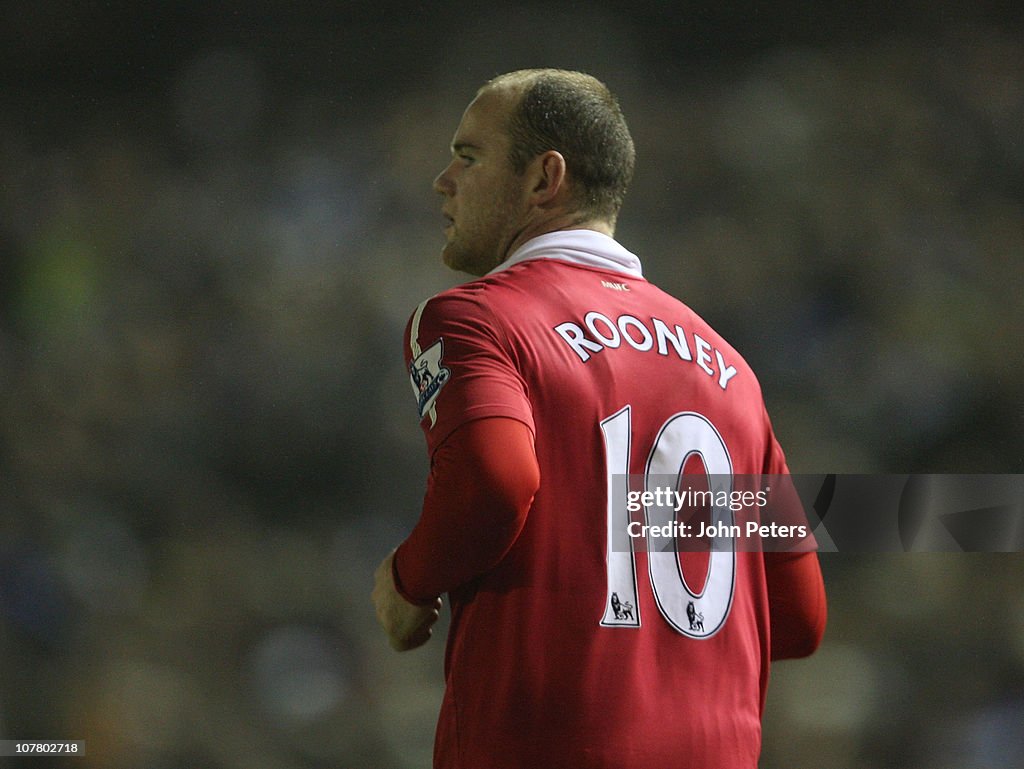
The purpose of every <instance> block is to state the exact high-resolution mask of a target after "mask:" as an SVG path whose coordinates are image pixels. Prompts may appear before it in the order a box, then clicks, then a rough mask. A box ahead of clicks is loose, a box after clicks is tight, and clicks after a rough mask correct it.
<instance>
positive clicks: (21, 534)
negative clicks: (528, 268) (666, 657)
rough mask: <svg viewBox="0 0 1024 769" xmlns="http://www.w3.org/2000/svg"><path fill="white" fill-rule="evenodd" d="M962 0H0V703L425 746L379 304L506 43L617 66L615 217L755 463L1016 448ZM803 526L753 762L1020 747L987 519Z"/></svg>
mask: <svg viewBox="0 0 1024 769" xmlns="http://www.w3.org/2000/svg"><path fill="white" fill-rule="evenodd" d="M499 5H500V7H498V6H499ZM1001 5H1002V4H996V3H985V2H981V3H972V4H967V3H955V2H948V1H946V2H944V1H943V0H939V1H938V2H928V3H926V2H923V1H921V2H908V3H886V4H883V3H871V2H869V3H866V4H865V3H859V4H849V6H845V5H841V4H838V3H824V4H818V5H816V6H814V9H813V10H810V11H809V10H808V6H806V4H797V3H780V4H776V5H772V4H761V3H752V2H740V3H727V4H720V5H719V6H707V7H705V6H699V7H698V6H695V5H693V4H688V3H667V2H665V3H660V2H653V1H652V0H637V2H632V3H629V4H617V3H612V2H590V3H582V2H568V1H567V0H554V1H553V2H546V3H540V2H521V1H514V2H510V3H505V4H495V5H494V6H479V7H474V6H467V5H465V4H462V3H460V4H454V3H444V2H442V3H436V4H435V3H411V2H395V1H394V0H378V1H377V2H374V3H369V2H363V1H362V0H360V1H359V2H338V3H332V4H327V3H312V4H304V5H296V4H291V3H283V2H275V1H269V0H268V2H262V3H255V4H252V3H237V2H204V3H199V2H189V1H186V2H181V3H137V2H127V1H126V0H121V1H120V2H118V1H116V0H115V1H112V2H104V3H94V2H88V3H78V2H70V0H44V1H43V2H39V3H33V4H29V3H13V4H12V3H9V2H8V3H3V4H2V9H3V24H2V25H0V738H4V739H14V738H18V739H28V738H39V739H58V738H59V739H76V740H85V741H86V743H87V745H86V750H87V754H86V755H85V756H84V757H80V758H75V759H63V760H60V761H57V760H54V761H52V762H49V763H48V761H49V760H48V759H42V758H36V759H32V762H33V764H32V765H33V766H39V767H43V766H47V765H52V766H56V765H60V766H67V765H74V766H78V767H81V769H92V768H93V767H95V768H97V769H99V768H100V767H103V769H128V768H129V767H132V768H133V769H134V768H135V767H147V768H148V769H172V768H177V767H191V768H193V769H205V768H209V769H236V768H237V769H242V768H243V767H244V769H321V768H323V769H326V768H327V767H337V768H339V769H364V768H365V769H370V768H374V769H376V768H381V767H395V768H396V769H405V768H406V767H408V768H410V769H411V768H412V767H425V766H428V765H429V756H430V749H431V742H432V732H433V725H434V719H435V716H436V712H437V708H438V705H439V701H440V693H441V652H442V649H443V642H442V640H441V639H442V638H443V636H444V628H443V627H442V628H441V629H440V630H439V631H438V635H439V636H440V638H435V640H434V641H432V642H431V644H429V645H428V646H427V647H425V648H424V649H421V650H419V651H417V652H414V653H410V654H408V655H397V654H394V653H392V652H391V651H390V650H389V649H388V648H387V645H386V643H385V641H384V638H383V636H382V635H381V634H380V633H379V632H378V631H377V628H376V626H375V624H374V619H373V613H372V607H371V605H370V602H369V597H368V596H369V591H370V587H371V582H372V576H371V575H372V571H373V568H374V567H375V566H376V564H377V562H378V561H379V560H380V558H381V557H383V555H384V554H386V552H387V551H388V550H389V549H390V548H391V547H392V546H393V545H395V544H397V542H398V541H400V540H401V538H402V536H403V534H404V532H405V531H407V530H408V528H409V527H410V526H411V525H412V523H413V522H414V521H415V518H416V516H417V512H418V503H419V501H420V499H421V494H422V488H423V481H424V478H425V476H426V470H427V467H426V457H425V453H424V448H423V445H422V437H421V434H420V432H419V428H418V425H417V420H416V415H415V409H414V401H413V398H412V394H411V392H410V389H409V385H408V378H407V374H406V373H405V371H404V370H403V365H402V356H401V335H402V329H403V326H404V323H405V321H406V319H407V317H408V315H409V314H410V312H411V311H412V309H413V308H414V307H415V305H416V304H417V303H418V302H419V301H420V300H421V299H423V298H426V297H427V296H429V295H431V294H433V293H435V292H437V291H438V290H441V289H443V288H445V287H447V286H449V285H452V284H453V283H455V282H457V281H459V280H460V279H461V277H460V276H459V275H455V274H452V273H449V272H446V270H445V269H444V268H443V266H442V265H441V264H440V262H439V258H438V255H439V249H440V246H441V242H442V235H441V217H440V214H439V200H438V199H437V198H436V196H435V195H434V193H433V192H432V191H431V186H430V185H431V180H432V179H433V177H434V175H435V174H436V173H437V172H438V171H440V170H441V168H442V167H443V166H444V165H445V163H446V162H447V157H448V149H447V145H448V141H449V139H450V137H451V135H452V133H453V131H454V129H455V126H456V125H457V123H458V120H459V118H460V116H461V113H462V110H463V108H464V107H465V105H466V104H467V103H468V101H469V100H470V99H471V97H472V95H473V92H474V91H475V89H476V88H477V86H479V85H480V84H481V83H482V82H484V81H485V80H487V79H488V78H490V77H492V76H493V75H495V74H498V73H499V72H502V71H506V70H509V69H515V68H519V67H523V66H560V67H566V68H575V69H585V70H588V71H590V72H592V73H593V74H595V75H597V76H598V77H600V78H602V79H603V80H605V81H606V82H607V83H608V84H609V85H610V86H611V87H612V89H613V90H615V91H616V92H617V93H618V95H619V97H620V100H621V102H622V105H623V108H624V110H625V113H626V115H627V118H628V119H629V121H630V123H631V126H632V129H633V132H634V137H635V140H636V144H637V149H638V168H637V174H636V180H635V183H634V186H633V189H632V192H631V194H630V195H629V197H628V199H627V203H626V206H625V208H624V210H623V213H622V216H621V219H620V226H619V232H618V236H619V239H620V240H621V242H622V243H623V244H625V245H626V246H627V247H628V248H630V249H631V250H633V251H635V252H636V253H638V254H639V255H640V256H641V257H642V259H643V261H644V265H645V271H646V273H647V275H648V276H649V277H650V278H651V279H652V280H654V281H655V282H657V283H659V284H661V285H662V286H663V287H665V288H666V289H668V290H669V291H671V292H673V293H675V294H676V295H678V296H680V297H681V298H683V299H684V300H685V301H687V302H688V303H689V304H691V305H692V306H693V307H694V308H695V309H696V310H697V311H698V312H699V313H701V314H703V315H704V316H705V317H706V318H708V319H709V320H710V321H711V323H712V324H713V325H714V326H716V327H717V328H718V329H719V330H720V331H721V332H722V333H723V334H724V335H725V336H726V337H727V338H730V339H731V340H732V341H733V342H734V343H735V344H736V346H737V347H738V348H739V349H740V350H741V351H743V352H744V353H745V355H746V357H747V358H748V359H749V360H750V362H751V363H752V365H753V366H754V368H755V370H757V371H758V372H759V374H760V377H761V380H762V385H763V387H764V391H765V395H766V399H767V402H768V406H769V409H770V411H771V413H772V414H773V419H774V422H775V428H776V432H777V434H778V435H779V437H780V440H781V441H782V443H783V445H784V446H785V448H786V450H787V454H788V457H789V461H790V466H791V469H792V470H793V471H794V472H801V473H817V472H837V473H844V472H845V473H904V472H935V473H940V472H958V473H975V472H987V473H1021V472H1024V405H1022V404H1024V385H1022V374H1024V366H1022V352H1021V337H1022V331H1024V304H1022V301H1021V287H1022V285H1024V280H1022V278H1024V24H1022V13H1021V12H1020V10H1019V9H1018V10H1013V9H1011V8H1010V7H1009V5H1006V7H1004V8H1003V10H1002V11H1001V12H1000V13H998V14H997V13H996V11H995V10H994V9H995V8H996V7H998V6H1001ZM822 560H823V567H824V570H825V574H826V582H827V588H828V591H829V595H830V599H831V605H830V625H829V629H828V632H827V635H826V640H825V643H824V645H823V647H822V649H821V650H820V651H819V653H818V654H817V655H816V656H815V657H814V658H812V659H811V660H809V661H806V662H793V663H783V664H780V665H778V666H776V667H775V668H774V672H773V682H772V687H771V691H770V695H769V702H768V714H767V717H766V729H765V750H764V758H763V761H762V767H763V768H764V769H767V768H768V767H795V766H799V767H814V768H815V769H867V768H868V767H881V768H884V767H901V768H905V769H925V768H927V769H944V768H945V767H950V768H952V767H957V768H959V767H967V766H969V767H973V768H974V769H989V768H992V767H1000V768H1002V767H1022V766H1024V590H1022V589H1021V588H1022V586H1024V555H1022V554H1021V553H1009V554H973V555H958V554H943V555H939V554H924V555H922V554H915V555H909V554H904V555H899V554H887V555H882V554H878V555H871V554H856V555H855V554H843V553H838V554H826V555H823V556H822ZM552 621H557V620H556V618H552ZM495 632H500V628H496V630H495ZM722 664H724V665H727V664H728V660H723V662H722ZM653 674H654V673H653V672H652V675H653ZM666 717H671V716H670V714H666ZM2 761H10V762H18V761H27V759H0V762H2Z"/></svg>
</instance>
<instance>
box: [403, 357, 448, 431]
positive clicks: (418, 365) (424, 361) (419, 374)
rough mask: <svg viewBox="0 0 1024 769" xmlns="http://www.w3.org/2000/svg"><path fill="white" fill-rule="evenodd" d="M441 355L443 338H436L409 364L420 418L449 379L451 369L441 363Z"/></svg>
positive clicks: (426, 412)
mask: <svg viewBox="0 0 1024 769" xmlns="http://www.w3.org/2000/svg"><path fill="white" fill-rule="evenodd" d="M443 355H444V339H438V340H437V341H436V342H434V344H432V345H431V346H430V347H428V348H427V349H425V350H424V351H423V352H422V353H420V354H419V355H417V356H416V357H415V358H414V359H413V360H412V362H411V363H410V364H409V378H410V380H411V382H412V391H413V393H415V395H416V403H417V406H418V407H419V413H420V419H423V417H425V416H426V415H427V414H428V413H429V412H430V411H431V409H433V407H434V401H436V400H437V396H438V394H439V393H440V392H441V388H442V387H444V385H445V383H446V382H447V381H448V380H449V379H451V376H452V372H451V369H449V368H447V367H445V366H442V365H441V358H442V356H443Z"/></svg>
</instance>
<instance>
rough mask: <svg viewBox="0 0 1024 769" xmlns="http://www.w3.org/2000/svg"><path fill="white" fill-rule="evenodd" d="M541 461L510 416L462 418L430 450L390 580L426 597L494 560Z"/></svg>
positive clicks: (518, 525) (517, 520)
mask: <svg viewBox="0 0 1024 769" xmlns="http://www.w3.org/2000/svg"><path fill="white" fill-rule="evenodd" d="M539 485H540V468H539V467H538V465H537V456H536V453H535V452H534V448H533V435H532V433H531V432H530V429H529V428H528V427H527V426H526V425H525V424H523V423H522V422H520V421H518V420H516V419H509V418H504V417H494V418H488V419H477V420H474V421H472V422H467V423H466V424H464V425H462V426H461V427H458V428H457V429H455V430H454V431H453V432H452V433H451V434H450V435H449V436H448V438H447V439H446V440H445V441H444V442H443V443H442V444H441V445H440V446H438V448H437V449H436V450H435V452H434V455H433V458H432V460H431V468H430V477H429V479H428V481H427V493H426V497H425V498H424V500H423V511H422V513H421V515H420V520H419V522H418V523H417V524H416V526H415V528H414V529H413V530H412V533H411V534H410V535H409V537H408V539H406V540H405V542H403V543H402V544H401V545H400V546H399V547H398V551H397V552H396V553H395V559H394V576H395V585H396V587H397V588H398V590H399V592H400V593H401V594H402V595H403V596H404V597H405V598H406V600H408V601H411V602H413V603H419V604H423V603H428V602H430V601H432V600H434V598H436V597H437V596H439V595H441V594H442V593H447V592H449V591H451V590H454V589H455V588H457V587H459V586H460V585H462V584H464V583H466V582H468V581H469V580H471V579H473V578H474V577H477V576H479V575H480V574H483V573H484V572H486V571H487V570H488V569H490V568H492V567H493V566H494V565H495V564H497V563H498V562H499V561H500V560H501V559H502V558H503V557H504V555H505V553H507V552H508V550H509V548H511V547H512V545H513V544H514V543H515V541H516V538H517V537H518V536H519V532H520V531H521V530H522V528H523V524H525V522H526V516H527V513H528V512H529V509H530V505H531V503H532V502H533V495H534V494H535V493H536V491H537V488H538V487H539Z"/></svg>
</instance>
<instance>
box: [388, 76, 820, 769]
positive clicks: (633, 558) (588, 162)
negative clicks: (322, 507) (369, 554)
mask: <svg viewBox="0 0 1024 769" xmlns="http://www.w3.org/2000/svg"><path fill="white" fill-rule="evenodd" d="M451 149H452V160H451V163H450V164H449V165H448V167H447V168H446V169H445V170H444V171H443V172H442V173H441V174H440V175H439V176H438V177H437V179H436V180H435V182H434V187H435V189H436V190H437V192H438V193H440V195H441V196H442V198H443V201H444V202H443V206H442V212H443V214H444V217H445V220H446V226H445V235H446V244H445V246H444V250H443V259H444V262H445V264H447V265H448V266H449V267H451V268H453V269H456V270H462V271H465V272H468V273H470V274H472V275H475V276H482V277H479V279H478V280H474V281H471V282H469V283H467V284H465V285H462V286H459V287H456V288H454V289H451V290H449V291H446V292H443V293H442V294H440V295H438V296H435V297H433V298H431V299H429V300H427V301H426V302H424V303H423V304H421V305H420V306H419V307H418V308H417V309H416V311H415V312H414V313H413V316H412V318H411V320H410V322H409V327H408V330H407V334H406V361H407V364H408V366H409V370H410V373H411V376H412V381H413V389H414V392H415V394H416V398H417V401H418V406H419V413H420V418H421V426H422V428H423V431H424V433H425V435H426V440H427V447H428V452H429V454H430V461H431V469H430V477H429V481H428V485H427V490H426V495H425V498H424V502H423V510H422V513H421V517H420V520H419V522H418V523H417V525H416V526H415V528H414V529H413V531H412V532H411V534H410V535H409V537H408V539H406V540H405V541H404V542H403V543H402V544H401V545H400V546H399V547H398V548H397V549H396V550H395V551H394V552H393V553H392V554H391V555H389V556H388V557H387V558H385V559H384V561H383V562H382V563H381V565H380V567H379V568H378V569H377V572H376V575H375V579H376V584H375V586H374V591H373V599H374V603H375V605H376V609H377V616H378V619H379V620H380V622H381V624H382V625H383V627H384V629H385V631H386V632H387V634H388V637H389V639H390V642H391V644H392V646H393V647H394V648H396V649H398V650H405V649H411V648H415V647H417V646H419V645H421V644H423V643H425V642H426V641H427V640H428V639H429V638H430V635H431V626H432V625H433V623H434V622H435V621H436V619H437V617H438V611H439V609H440V607H441V600H440V596H441V595H442V594H443V593H448V594H449V600H450V604H451V611H452V620H451V627H450V631H449V638H448V647H447V653H446V660H445V676H446V684H447V686H446V692H445V697H444V702H443V704H442V707H441V714H440V719H439V723H438V728H437V740H436V744H435V756H434V766H435V767H438V768H443V769H482V768H483V767H487V769H503V768H505V767H507V768H508V769H527V768H530V769H541V768H543V767H573V769H590V768H591V767H595V768H596V767H602V768H605V767H607V768H610V767H615V769H634V768H635V769H651V767H666V768H668V767H671V768H677V767H678V768H683V767H699V768H700V769H708V768H709V767H715V768H716V769H740V768H741V767H742V768H743V769H753V768H754V767H756V765H757V760H758V755H759V751H760V739H761V726H760V722H761V713H762V709H763V707H764V697H765V689H766V685H767V679H768V667H769V659H770V658H780V657H791V656H803V655H806V654H809V653H811V652H812V651H813V650H814V649H815V648H816V646H817V645H818V643H819V641H820V638H821V635H822V632H823V630H824V624H825V597H824V588H823V586H822V580H821V573H820V570H819V568H818V562H817V556H816V554H815V553H813V552H805V553H798V554H793V553H785V554H783V553H776V554H761V553H757V552H743V553H735V552H733V551H732V550H727V551H724V552H719V551H716V552H713V553H706V552H705V553H699V554H698V553H685V554H681V556H680V560H682V561H683V564H684V565H683V568H679V567H678V563H679V561H677V560H675V557H676V556H675V554H674V553H672V554H670V557H671V558H672V559H673V560H672V564H673V565H672V566H671V567H670V568H669V569H668V571H666V570H665V568H664V559H662V560H660V561H659V563H661V564H662V566H660V567H658V568H655V560H656V559H655V556H654V554H653V552H652V554H651V555H650V557H649V556H648V553H647V552H644V551H643V550H642V549H640V548H637V549H636V550H635V551H633V550H631V549H630V548H629V547H626V548H623V547H616V546H613V542H615V541H621V530H622V529H624V528H625V527H626V526H627V525H628V524H629V518H628V512H626V502H625V499H623V496H624V492H623V488H624V487H623V485H622V483H617V482H616V481H615V479H616V478H619V479H620V480H621V479H622V478H624V477H626V476H627V475H629V474H633V475H647V474H649V473H651V472H653V471H654V470H655V469H658V470H659V471H665V472H669V473H671V474H674V475H675V476H678V474H679V472H680V471H681V470H682V469H683V465H684V464H687V463H689V462H692V461H693V460H694V458H696V459H698V460H699V461H700V462H702V467H703V469H704V470H705V471H706V472H707V473H708V474H709V477H710V474H712V473H723V474H727V475H728V476H729V477H731V476H732V475H733V474H750V475H756V476H760V475H762V474H776V473H778V474H781V473H786V472H788V471H787V470H786V465H785V460H784V458H783V454H782V451H781V449H780V448H779V446H778V444H777V442H776V441H775V438H774V436H773V434H772V430H771V425H770V423H769V420H768V417H767V414H766V412H765V409H764V405H763V400H762V396H761V391H760V388H759V385H758V383H757V380H756V379H755V377H754V374H753V372H752V371H751V370H750V368H749V367H748V366H747V364H746V363H745V362H744V361H743V359H742V358H741V357H740V356H739V354H738V353H737V352H736V351H735V350H734V349H733V348H732V347H731V346H729V344H728V343H727V342H725V341H724V340H723V339H722V338H721V337H720V336H718V334H716V333H715V332H714V331H713V330H712V329H711V328H710V327H709V326H708V325H707V324H706V323H705V322H704V321H702V320H701V319H700V318H699V317H697V316H696V315H695V314H694V313H693V312H692V311H691V310H690V309H689V308H688V307H686V306H685V305H683V304H682V303H680V302H679V301H678V300H676V299H673V298H672V297H670V296H668V295H666V294H665V293H663V292H662V291H660V290H659V289H657V288H656V287H654V286H653V285H651V284H650V283H648V282H647V281H646V280H645V279H644V278H643V276H642V273H641V268H640V263H639V260H638V259H637V257H635V256H634V255H633V254H631V253H630V252H629V251H627V250H626V249H625V248H623V247H622V246H621V245H619V244H618V243H617V242H616V241H615V240H613V238H612V235H613V233H614V228H615V222H616V218H617V216H618V211H619V207H620V206H621V204H622V200H623V196H624V194H625V191H626V187H627V185H628V184H629V181H630V178H631V176H632V172H633V164H634V152H633V142H632V139H631V138H630V134H629V131H628V129H627V127H626V123H625V120H624V119H623V117H622V115H621V112H620V110H619V107H618V105H617V103H616V101H615V99H614V98H613V97H612V95H611V94H610V93H609V92H608V90H607V89H606V88H605V87H604V85H603V84H601V83H600V82H599V81H597V80H595V79H594V78H592V77H590V76H587V75H584V74H580V73H573V72H564V71H557V70H527V71H519V72H513V73H509V74H507V75H503V76H500V77H498V78H496V79H494V80H492V81H491V82H489V83H488V84H486V85H485V86H484V87H483V88H481V90H480V91H479V92H478V94H477V96H476V98H475V99H474V100H473V102H472V103H471V104H470V105H469V107H468V108H467V110H466V112H465V114H464V115H463V118H462V121H461V123H460V124H459V127H458V129H457V131H456V133H455V137H454V139H453V140H452V145H451ZM687 467H689V464H687ZM682 556H690V558H689V559H687V558H683V557H682ZM694 558H697V559H703V563H699V564H696V565H693V564H691V563H689V562H690V561H692V560H693V559H694Z"/></svg>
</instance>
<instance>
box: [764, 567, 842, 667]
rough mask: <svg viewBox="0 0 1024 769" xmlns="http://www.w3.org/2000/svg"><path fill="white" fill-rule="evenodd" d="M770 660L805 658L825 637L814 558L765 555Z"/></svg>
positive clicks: (822, 590)
mask: <svg viewBox="0 0 1024 769" xmlns="http://www.w3.org/2000/svg"><path fill="white" fill-rule="evenodd" d="M764 565H765V575H766V578H767V581H768V611H769V618H770V629H771V658H772V659H773V660H780V659H789V658H794V657H806V656H808V655H810V654H812V653H813V652H814V650H815V649H817V648H818V645H819V644H820V643H821V638H822V636H823V635H824V633H825V621H826V617H827V613H828V610H827V608H826V602H825V583H824V581H823V580H822V577H821V567H820V565H819V564H818V554H817V553H813V552H807V553H765V554H764Z"/></svg>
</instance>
